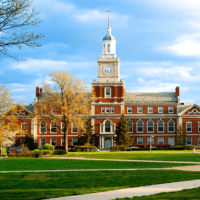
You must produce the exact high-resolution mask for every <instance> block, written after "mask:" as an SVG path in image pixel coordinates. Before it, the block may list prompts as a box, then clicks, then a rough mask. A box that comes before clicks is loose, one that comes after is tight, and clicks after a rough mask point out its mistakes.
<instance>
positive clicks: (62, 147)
mask: <svg viewBox="0 0 200 200" xmlns="http://www.w3.org/2000/svg"><path fill="white" fill-rule="evenodd" d="M56 149H63V150H65V147H64V146H56V147H55V150H56Z"/></svg>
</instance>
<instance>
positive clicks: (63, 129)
mask: <svg viewBox="0 0 200 200" xmlns="http://www.w3.org/2000/svg"><path fill="white" fill-rule="evenodd" d="M64 132H65V127H64V123H63V122H61V133H64Z"/></svg>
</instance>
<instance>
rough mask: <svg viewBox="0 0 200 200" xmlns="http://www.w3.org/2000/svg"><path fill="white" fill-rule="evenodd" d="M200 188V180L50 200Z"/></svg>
mask: <svg viewBox="0 0 200 200" xmlns="http://www.w3.org/2000/svg"><path fill="white" fill-rule="evenodd" d="M198 187H200V179H198V180H193V181H182V182H173V183H164V184H158V185H150V186H142V187H135V188H128V189H120V190H114V191H107V192H99V193H92V194H84V195H76V196H68V197H58V198H51V199H50V200H111V199H116V198H125V197H129V198H132V197H134V196H144V195H152V194H157V193H162V192H175V191H180V190H183V189H192V188H198Z"/></svg>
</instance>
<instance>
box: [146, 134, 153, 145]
mask: <svg viewBox="0 0 200 200" xmlns="http://www.w3.org/2000/svg"><path fill="white" fill-rule="evenodd" d="M150 138H151V145H152V144H154V138H153V137H151V136H150V137H148V138H147V144H150Z"/></svg>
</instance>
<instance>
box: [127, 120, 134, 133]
mask: <svg viewBox="0 0 200 200" xmlns="http://www.w3.org/2000/svg"><path fill="white" fill-rule="evenodd" d="M127 125H128V126H129V127H130V130H129V132H130V133H132V132H133V123H132V122H131V121H128V122H127Z"/></svg>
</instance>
